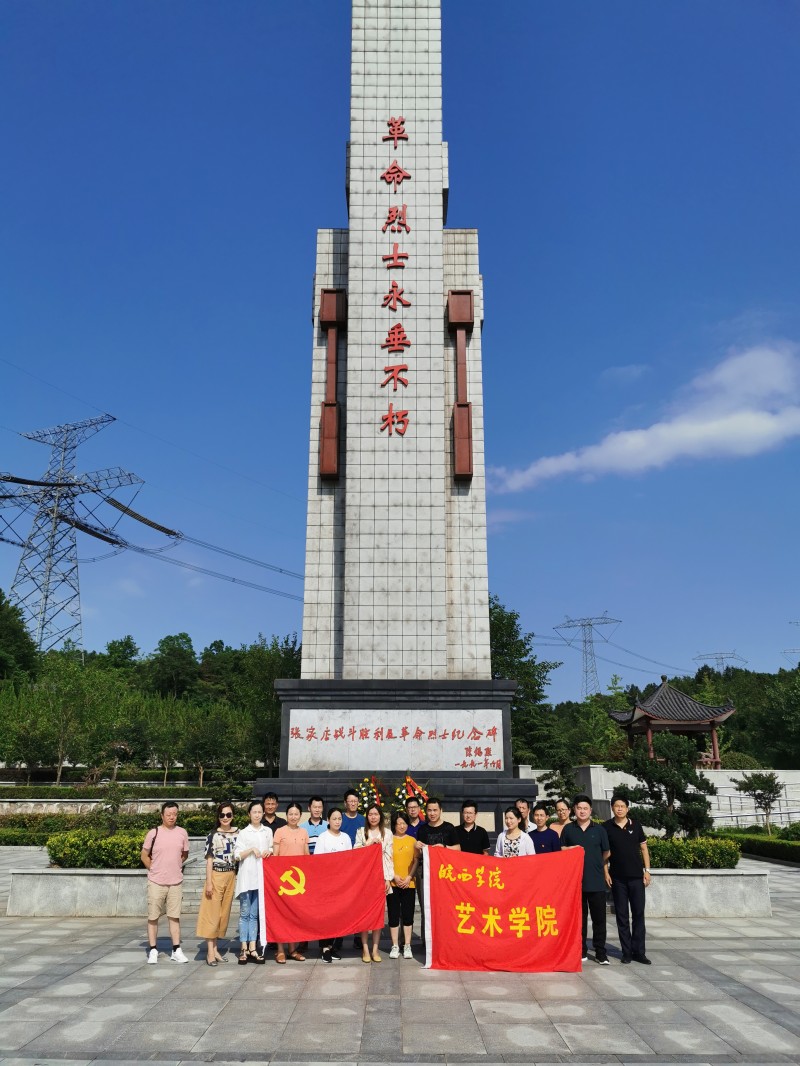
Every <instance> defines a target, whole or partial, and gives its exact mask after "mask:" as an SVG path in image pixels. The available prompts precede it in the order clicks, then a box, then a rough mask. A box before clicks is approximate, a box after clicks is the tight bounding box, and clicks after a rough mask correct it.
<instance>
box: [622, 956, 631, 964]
mask: <svg viewBox="0 0 800 1066" xmlns="http://www.w3.org/2000/svg"><path fill="white" fill-rule="evenodd" d="M630 961H631V957H630V955H623V956H622V965H623V966H627V965H628V963H629V962H630Z"/></svg>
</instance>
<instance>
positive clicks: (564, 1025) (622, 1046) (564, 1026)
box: [554, 1022, 653, 1055]
mask: <svg viewBox="0 0 800 1066" xmlns="http://www.w3.org/2000/svg"><path fill="white" fill-rule="evenodd" d="M554 1024H555V1028H556V1030H557V1031H558V1033H559V1034H560V1035H561V1036H562V1037H563V1039H564V1041H565V1043H566V1044H567V1047H568V1048H569V1050H570V1051H571V1052H576V1053H579V1054H586V1052H589V1053H590V1054H591V1052H593V1051H596V1050H597V1049H599V1048H602V1050H603V1052H604V1053H609V1054H614V1055H652V1054H653V1048H652V1047H650V1045H649V1044H647V1043H645V1041H644V1040H642V1039H641V1037H640V1036H638V1035H637V1033H636V1032H635V1030H634V1029H633V1028H631V1026H629V1025H625V1024H624V1023H623V1024H622V1025H602V1024H597V1023H595V1024H588V1025H581V1024H578V1023H574V1022H555V1023H554Z"/></svg>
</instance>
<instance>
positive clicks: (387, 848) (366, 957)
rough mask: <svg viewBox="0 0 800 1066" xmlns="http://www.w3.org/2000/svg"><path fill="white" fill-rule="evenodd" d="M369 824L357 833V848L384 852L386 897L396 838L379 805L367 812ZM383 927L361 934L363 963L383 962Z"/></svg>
mask: <svg viewBox="0 0 800 1066" xmlns="http://www.w3.org/2000/svg"><path fill="white" fill-rule="evenodd" d="M366 819H367V824H366V825H365V826H362V827H361V828H360V829H359V830H358V831H357V832H356V843H355V846H356V847H357V848H368V847H371V846H378V847H380V848H381V849H382V852H383V879H384V882H385V884H386V895H387V896H388V895H389V893H390V892H391V891H392V878H393V877H394V838H393V836H392V834H391V832H390V830H389V828H388V827H387V825H386V819H385V817H384V814H383V811H382V810H381V809H380V807H379V806H378V804H377V803H371V804H370V805H369V807H367V811H366ZM382 932H383V926H382V925H381V927H380V929H365V930H364V931H363V932H362V933H361V961H362V962H381V961H382V960H381V956H380V952H379V951H378V944H379V943H380V939H381V933H382ZM370 933H372V954H371V955H370V950H369V935H370Z"/></svg>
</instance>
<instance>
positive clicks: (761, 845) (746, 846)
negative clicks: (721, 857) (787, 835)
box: [729, 833, 800, 863]
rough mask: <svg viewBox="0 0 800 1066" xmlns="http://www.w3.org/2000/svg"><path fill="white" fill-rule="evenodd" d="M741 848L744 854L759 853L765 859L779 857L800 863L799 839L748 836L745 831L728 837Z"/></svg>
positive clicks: (785, 860)
mask: <svg viewBox="0 0 800 1066" xmlns="http://www.w3.org/2000/svg"><path fill="white" fill-rule="evenodd" d="M729 839H730V840H734V841H735V842H736V843H737V844H738V845H739V847H741V849H742V853H743V854H744V855H761V856H763V858H765V859H781V860H782V861H783V862H797V863H800V840H781V839H780V838H779V837H768V836H748V835H747V834H745V833H737V834H736V835H735V836H734V835H733V834H731V835H730V837H729Z"/></svg>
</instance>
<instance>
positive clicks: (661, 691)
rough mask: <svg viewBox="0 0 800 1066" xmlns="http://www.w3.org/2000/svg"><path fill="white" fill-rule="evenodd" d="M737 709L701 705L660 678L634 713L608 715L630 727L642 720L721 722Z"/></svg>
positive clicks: (639, 702)
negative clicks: (652, 690) (654, 688)
mask: <svg viewBox="0 0 800 1066" xmlns="http://www.w3.org/2000/svg"><path fill="white" fill-rule="evenodd" d="M735 710H736V708H735V707H734V706H733V704H732V703H731V702H730V701H728V702H727V703H726V704H724V706H722V707H713V706H711V705H709V704H707V703H700V702H698V701H697V700H695V699H692V697H691V696H687V695H686V693H685V692H681V690H680V689H677V688H673V687H672V685H670V684H668V683H667V679H666V677H664V676H662V678H661V684H660V685H659V686H658V688H657V689H656V690H655V692H654V693H652V695H650V696H648V697H647V699H646V700H637V701H636V704H635V706H634V708H633V710H627V711H611V712H610V714H611V717H612V718H613V719H614V721H615V722H618V723H619V724H620V725H626V726H627V725H633V723H634V722H637V721H639V720H641V719H643V718H649V719H651V720H652V721H661V722H674V723H675V724H676V725H677V724H680V723H681V722H686V723H691V722H724V721H725V720H726V719H727V718H730V716H731V715H732V714H733V712H734V711H735Z"/></svg>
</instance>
